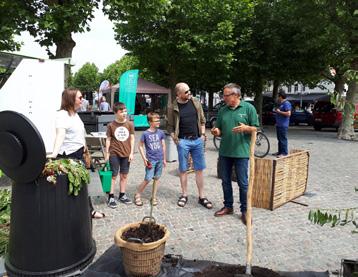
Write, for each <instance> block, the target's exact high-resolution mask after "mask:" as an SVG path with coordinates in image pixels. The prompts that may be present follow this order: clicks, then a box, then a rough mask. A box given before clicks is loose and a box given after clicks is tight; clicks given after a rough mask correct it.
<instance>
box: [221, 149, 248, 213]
mask: <svg viewBox="0 0 358 277" xmlns="http://www.w3.org/2000/svg"><path fill="white" fill-rule="evenodd" d="M219 159H220V169H221V180H222V187H223V192H224V206H225V207H226V208H232V207H233V203H234V197H233V194H232V183H231V174H232V167H233V166H235V173H236V178H237V183H238V185H239V189H240V211H241V212H246V209H247V186H248V177H249V176H248V168H249V159H248V158H231V157H224V156H219Z"/></svg>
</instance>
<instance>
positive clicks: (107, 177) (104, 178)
mask: <svg viewBox="0 0 358 277" xmlns="http://www.w3.org/2000/svg"><path fill="white" fill-rule="evenodd" d="M98 174H99V178H100V179H101V184H102V190H103V192H105V193H108V192H110V191H111V184H112V171H111V170H110V166H109V163H106V164H105V166H104V167H103V168H102V169H100V170H99V171H98Z"/></svg>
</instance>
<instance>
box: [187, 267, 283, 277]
mask: <svg viewBox="0 0 358 277" xmlns="http://www.w3.org/2000/svg"><path fill="white" fill-rule="evenodd" d="M245 271H246V267H245V266H238V265H211V266H209V267H207V268H205V269H204V270H203V271H202V272H198V273H195V275H194V276H195V277H204V276H205V277H218V276H220V277H251V276H253V277H280V274H278V273H276V272H274V271H272V270H270V269H267V268H262V267H258V266H253V267H252V269H251V275H247V274H245Z"/></svg>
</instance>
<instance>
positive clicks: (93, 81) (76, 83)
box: [70, 63, 100, 92]
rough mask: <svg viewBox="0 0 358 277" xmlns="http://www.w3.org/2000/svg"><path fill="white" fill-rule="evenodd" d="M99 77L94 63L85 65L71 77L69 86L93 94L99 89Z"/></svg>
mask: <svg viewBox="0 0 358 277" xmlns="http://www.w3.org/2000/svg"><path fill="white" fill-rule="evenodd" d="M99 83H100V75H99V73H98V68H97V66H96V65H95V64H94V63H85V64H84V65H83V66H82V67H81V68H80V69H79V70H78V71H77V72H76V73H75V74H74V76H73V78H72V80H71V83H70V85H71V86H73V87H76V88H78V89H79V90H81V91H82V92H93V91H96V90H97V89H98V87H99Z"/></svg>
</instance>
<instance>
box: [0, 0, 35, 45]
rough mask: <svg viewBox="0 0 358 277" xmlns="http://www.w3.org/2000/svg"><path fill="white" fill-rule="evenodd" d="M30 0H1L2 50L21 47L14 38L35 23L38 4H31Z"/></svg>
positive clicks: (0, 26) (0, 39) (0, 40)
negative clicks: (34, 15)
mask: <svg viewBox="0 0 358 277" xmlns="http://www.w3.org/2000/svg"><path fill="white" fill-rule="evenodd" d="M31 2H32V1H29V0H23V1H19V0H12V1H8V0H0V51H2V50H7V51H14V50H19V49H20V44H19V43H18V42H16V41H15V40H14V36H15V35H19V34H20V32H21V31H24V30H26V27H27V26H28V25H30V24H34V20H35V18H34V17H33V16H32V15H33V14H35V13H36V5H30V3H31Z"/></svg>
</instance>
